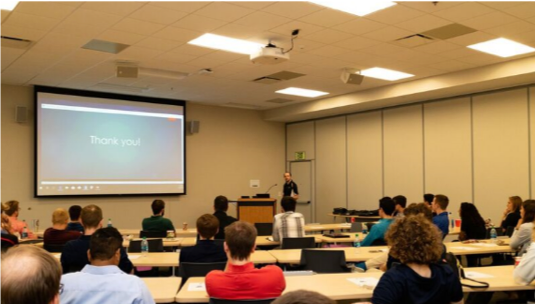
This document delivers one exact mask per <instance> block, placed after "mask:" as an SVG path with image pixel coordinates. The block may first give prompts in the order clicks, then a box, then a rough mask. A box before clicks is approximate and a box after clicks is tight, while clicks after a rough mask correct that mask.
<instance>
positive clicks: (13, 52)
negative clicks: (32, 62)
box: [1, 47, 26, 70]
mask: <svg viewBox="0 0 535 304" xmlns="http://www.w3.org/2000/svg"><path fill="white" fill-rule="evenodd" d="M24 52H26V50H19V49H13V48H8V47H3V48H2V52H1V53H2V70H5V69H6V68H7V67H8V66H9V65H10V64H11V63H13V62H14V61H15V60H16V59H17V58H19V57H20V56H21V55H22V54H24Z"/></svg>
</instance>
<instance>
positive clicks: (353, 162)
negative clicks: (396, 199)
mask: <svg viewBox="0 0 535 304" xmlns="http://www.w3.org/2000/svg"><path fill="white" fill-rule="evenodd" d="M382 138H383V135H382V111H375V112H368V113H362V114H355V115H350V116H348V117H347V185H348V189H347V195H348V198H347V202H348V208H349V209H358V210H362V209H377V204H378V200H379V198H381V197H382V195H383V141H382Z"/></svg>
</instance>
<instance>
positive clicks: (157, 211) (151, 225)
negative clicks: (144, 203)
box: [141, 200, 175, 232]
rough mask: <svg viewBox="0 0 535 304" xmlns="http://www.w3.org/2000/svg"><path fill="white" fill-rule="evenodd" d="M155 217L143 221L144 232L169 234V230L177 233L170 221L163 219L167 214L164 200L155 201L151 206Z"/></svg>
mask: <svg viewBox="0 0 535 304" xmlns="http://www.w3.org/2000/svg"><path fill="white" fill-rule="evenodd" d="M151 208H152V214H153V216H151V217H148V218H145V219H143V222H142V223H141V226H142V227H143V231H153V232H167V230H173V231H175V226H173V222H171V220H170V219H168V218H165V217H163V215H164V214H165V202H164V201H162V200H154V201H153V202H152V205H151Z"/></svg>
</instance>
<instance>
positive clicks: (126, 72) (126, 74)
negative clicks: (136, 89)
mask: <svg viewBox="0 0 535 304" xmlns="http://www.w3.org/2000/svg"><path fill="white" fill-rule="evenodd" d="M137 75H138V68H137V67H130V66H118V67H117V78H137Z"/></svg>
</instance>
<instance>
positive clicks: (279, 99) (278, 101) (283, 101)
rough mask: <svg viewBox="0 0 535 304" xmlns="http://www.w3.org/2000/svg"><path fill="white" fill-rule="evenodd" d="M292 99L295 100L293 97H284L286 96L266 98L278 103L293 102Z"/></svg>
mask: <svg viewBox="0 0 535 304" xmlns="http://www.w3.org/2000/svg"><path fill="white" fill-rule="evenodd" d="M292 101H293V100H291V99H284V98H274V99H270V100H266V102H272V103H278V104H282V103H287V102H292Z"/></svg>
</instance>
